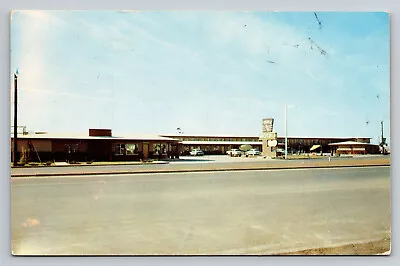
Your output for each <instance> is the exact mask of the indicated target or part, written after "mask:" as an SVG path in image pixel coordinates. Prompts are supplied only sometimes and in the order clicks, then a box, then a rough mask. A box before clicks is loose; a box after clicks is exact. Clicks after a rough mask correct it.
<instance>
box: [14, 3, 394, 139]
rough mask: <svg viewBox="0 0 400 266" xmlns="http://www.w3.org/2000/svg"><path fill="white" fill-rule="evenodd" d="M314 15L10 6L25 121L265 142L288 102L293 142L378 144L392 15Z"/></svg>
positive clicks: (46, 127) (386, 108)
mask: <svg viewBox="0 0 400 266" xmlns="http://www.w3.org/2000/svg"><path fill="white" fill-rule="evenodd" d="M317 15H318V19H319V20H320V21H321V24H322V26H321V27H319V25H318V21H317V19H316V18H315V16H314V13H313V12H222V11H214V12H183V11H175V12H172V11H169V12H161V11H152V12H150V11H15V12H13V14H12V23H11V73H13V72H14V71H15V69H16V68H18V69H19V71H20V75H19V113H18V118H19V125H25V126H27V127H28V129H29V130H34V131H38V130H43V131H48V132H65V131H67V132H86V131H87V130H88V128H98V127H101V128H112V129H113V132H114V133H115V134H119V135H124V134H129V135H132V134H167V133H176V128H177V127H180V128H182V129H183V131H184V132H185V133H187V134H208V135H211V134H214V135H218V134H221V135H224V134H226V135H259V134H260V131H261V121H262V118H266V117H273V118H275V130H276V131H277V132H278V135H283V134H284V105H285V103H287V105H288V135H289V136H315V137H352V136H362V137H371V138H373V141H374V142H378V136H379V135H380V121H384V125H385V128H384V130H385V133H386V135H388V132H389V129H390V76H389V75H390V24H389V16H388V14H386V13H372V12H371V13H365V12H364V13H355V12H318V13H317ZM320 49H323V51H325V52H326V54H322V53H321V50H320ZM11 85H12V84H11ZM11 87H12V86H11ZM10 93H11V94H12V89H10ZM11 102H13V99H12V98H11ZM12 118H13V117H11V119H12ZM11 121H12V120H11Z"/></svg>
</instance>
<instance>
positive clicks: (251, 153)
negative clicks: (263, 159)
mask: <svg viewBox="0 0 400 266" xmlns="http://www.w3.org/2000/svg"><path fill="white" fill-rule="evenodd" d="M260 154H261V152H260V151H259V150H257V149H251V150H249V151H247V152H246V155H250V156H255V155H260Z"/></svg>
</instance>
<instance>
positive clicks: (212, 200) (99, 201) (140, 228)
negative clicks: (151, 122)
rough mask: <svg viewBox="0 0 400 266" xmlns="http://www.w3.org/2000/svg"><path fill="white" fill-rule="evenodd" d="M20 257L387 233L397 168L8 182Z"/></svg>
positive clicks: (296, 246)
mask: <svg viewBox="0 0 400 266" xmlns="http://www.w3.org/2000/svg"><path fill="white" fill-rule="evenodd" d="M11 196H12V201H11V205H12V206H11V207H12V209H11V210H12V212H11V219H12V221H11V223H12V249H13V253H14V254H19V255H79V254H84V255H95V254H96V255H99V254H101V255H111V254H125V255H126V254H129V255H131V254H137V255H146V254H208V255H210V254H219V255H220V254H226V255H228V254H273V253H277V252H285V251H286V252H287V251H294V250H300V249H306V248H318V247H327V246H336V245H344V244H348V243H358V242H367V241H372V240H379V239H382V238H385V237H388V236H390V227H391V222H390V221H391V217H390V216H391V215H390V167H364V168H343V169H340V168H336V169H303V170H268V171H240V172H204V173H174V174H135V175H115V176H112V175H108V176H107V175H104V176H101V175H97V176H81V177H77V176H75V177H62V178H37V179H36V178H35V179H32V178H13V179H11Z"/></svg>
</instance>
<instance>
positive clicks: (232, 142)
mask: <svg viewBox="0 0 400 266" xmlns="http://www.w3.org/2000/svg"><path fill="white" fill-rule="evenodd" d="M179 143H182V144H184V145H243V144H248V145H262V142H261V141H190V140H189V141H181V142H179Z"/></svg>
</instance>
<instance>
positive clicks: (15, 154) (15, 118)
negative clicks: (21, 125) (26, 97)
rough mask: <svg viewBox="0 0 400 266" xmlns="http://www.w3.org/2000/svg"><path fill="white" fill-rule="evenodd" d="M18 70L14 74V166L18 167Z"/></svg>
mask: <svg viewBox="0 0 400 266" xmlns="http://www.w3.org/2000/svg"><path fill="white" fill-rule="evenodd" d="M18 74H19V72H18V69H17V71H16V72H15V73H14V154H13V165H14V166H17V152H18V143H17V142H18V132H17V129H18V116H17V109H18V105H17V104H18Z"/></svg>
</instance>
